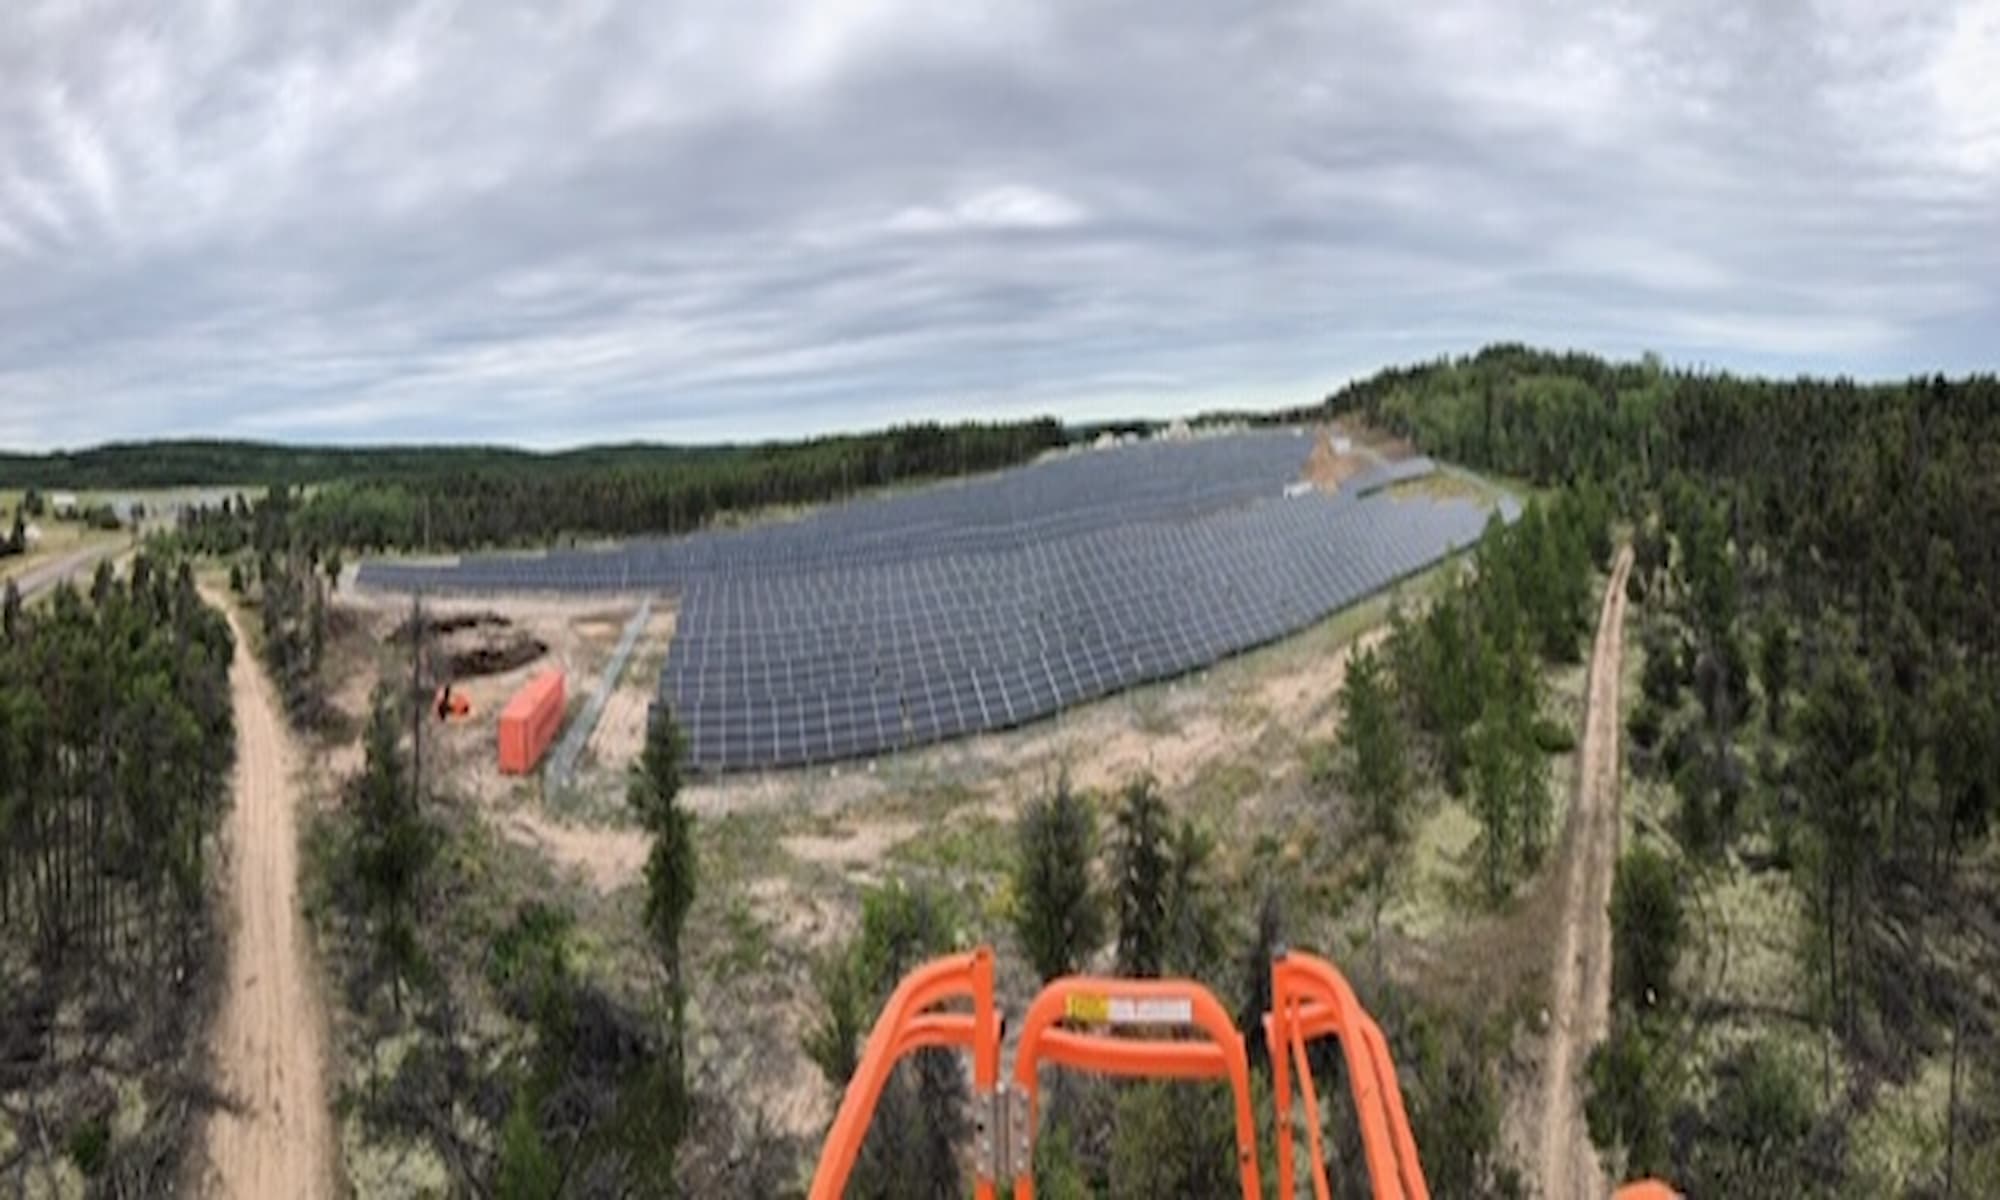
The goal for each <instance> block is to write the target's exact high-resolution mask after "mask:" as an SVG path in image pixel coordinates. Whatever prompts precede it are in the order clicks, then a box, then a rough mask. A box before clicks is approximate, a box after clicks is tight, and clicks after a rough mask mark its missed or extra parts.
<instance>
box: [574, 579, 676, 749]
mask: <svg viewBox="0 0 2000 1200" xmlns="http://www.w3.org/2000/svg"><path fill="white" fill-rule="evenodd" d="M677 615H678V614H676V613H675V611H674V610H673V608H672V607H671V606H669V605H667V604H664V603H662V604H656V605H655V606H654V609H653V615H652V616H651V617H650V618H648V619H647V621H646V627H645V628H644V629H642V630H640V631H639V640H638V642H637V643H636V644H635V645H634V646H633V647H632V657H631V659H630V660H628V661H627V662H626V664H625V674H624V676H623V677H622V678H620V679H619V680H618V681H617V683H616V685H615V686H614V687H613V688H612V691H611V697H610V699H608V700H606V701H605V703H604V713H603V715H602V716H600V717H599V718H598V720H597V728H596V729H593V730H591V731H590V741H589V742H587V743H585V751H586V754H585V758H586V759H591V760H595V762H596V763H597V764H599V765H601V766H605V767H607V768H611V769H622V768H621V767H619V764H621V763H631V762H635V761H637V760H638V757H639V751H641V750H643V749H644V748H645V746H646V711H647V709H648V708H649V707H651V705H652V703H653V697H654V696H655V695H656V694H658V689H659V686H660V672H659V665H658V664H659V661H660V658H661V654H662V652H663V651H664V650H665V648H666V646H667V643H669V642H671V641H673V638H674V628H675V623H676V618H677ZM608 632H609V636H610V637H611V639H612V641H613V644H614V645H615V644H616V640H617V638H618V637H619V636H620V635H621V634H622V633H623V632H624V626H623V625H620V626H619V627H618V628H616V629H612V630H610V631H608ZM591 686H592V687H595V686H596V683H595V681H593V682H592V684H591Z"/></svg>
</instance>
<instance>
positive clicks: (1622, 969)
mask: <svg viewBox="0 0 2000 1200" xmlns="http://www.w3.org/2000/svg"><path fill="white" fill-rule="evenodd" d="M1681 886H1682V885H1681V881H1680V879H1679V878H1677V877H1676V875H1675V872H1674V868H1673V864H1672V863H1670V862H1668V861H1667V859H1666V858H1665V856H1663V855H1661V854H1660V852H1659V851H1657V850H1654V849H1653V848H1652V847H1650V846H1645V845H1640V846H1634V847H1633V848H1632V849H1631V850H1628V851H1626V853H1625V857H1624V858H1622V859H1620V860H1619V863H1618V870H1617V873H1616V875H1614V876H1613V878H1612V884H1611V958H1612V965H1611V990H1612V994H1613V996H1614V997H1615V998H1616V999H1617V1000H1618V1001H1619V1002H1621V1003H1624V1004H1627V1005H1630V1006H1631V1007H1632V1008H1633V1009H1634V1010H1635V1011H1641V1012H1643V1011H1646V1010H1649V1009H1652V1008H1655V1007H1657V1006H1659V1005H1661V1004H1665V1003H1666V1002H1667V1001H1668V1000H1670V999H1671V998H1672V996H1673V982H1674V966H1675V964H1676V963H1677V962H1678V961H1679V959H1680V950H1681V940H1682V938H1683V937H1684V936H1685V933H1686V929H1685V918H1684V916H1683V914H1682V912H1681Z"/></svg>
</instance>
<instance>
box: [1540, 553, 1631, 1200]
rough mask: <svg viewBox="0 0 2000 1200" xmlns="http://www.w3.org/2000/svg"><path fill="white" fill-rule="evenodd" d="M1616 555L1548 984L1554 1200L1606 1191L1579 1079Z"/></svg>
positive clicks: (1597, 995) (1611, 706) (1601, 950)
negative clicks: (1554, 954)
mask: <svg viewBox="0 0 2000 1200" xmlns="http://www.w3.org/2000/svg"><path fill="white" fill-rule="evenodd" d="M1631 566H1632V552H1631V549H1630V548H1629V547H1627V548H1626V549H1624V550H1622V551H1620V553H1619V556H1618V561H1617V563H1616V564H1615V565H1614V566H1613V567H1612V570H1611V581H1610V583H1609V584H1608V585H1607V586H1606V587H1605V589H1604V608H1603V611H1602V613H1601V615H1600V617H1599V619H1598V626H1597V644H1596V647H1595V648H1594V649H1593V650H1592V652H1591V661H1590V688H1589V705H1588V708H1587V709H1586V711H1585V715H1584V726H1583V743H1582V747H1581V751H1580V753H1581V766H1580V770H1579V771H1578V775H1577V791H1576V800H1575V803H1574V804H1573V805H1572V806H1571V808H1570V815H1569V822H1568V827H1567V829H1566V832H1565V835H1564V839H1563V842H1564V847H1565V851H1566V853H1565V854H1564V856H1563V861H1562V862H1561V864H1560V867H1559V869H1560V871H1561V872H1562V880H1563V887H1562V893H1561V896H1562V907H1561V915H1560V919H1559V921H1558V924H1557V927H1556V937H1555V948H1556V959H1555V964H1554V971H1553V974H1552V976H1551V978H1550V1002H1549V1036H1548V1046H1547V1053H1546V1056H1545V1058H1544V1060H1543V1068H1542V1076H1541V1088H1540V1097H1539V1104H1538V1106H1537V1107H1538V1111H1539V1114H1540V1117H1539V1122H1538V1127H1539V1134H1538V1148H1537V1150H1536V1153H1535V1168H1536V1175H1537V1176H1538V1177H1539V1178H1540V1180H1541V1185H1542V1186H1541V1194H1542V1195H1543V1196H1546V1197H1549V1200H1568V1198H1570V1197H1599V1196H1603V1195H1605V1194H1607V1193H1608V1192H1609V1190H1610V1188H1609V1185H1608V1183H1607V1181H1606V1180H1605V1178H1604V1172H1603V1168H1602V1167H1601V1166H1600V1164H1599V1163H1598V1161H1597V1152H1596V1149H1595V1148H1594V1147H1592V1145H1591V1143H1590V1130H1589V1127H1588V1125H1587V1124H1586V1123H1585V1120H1584V1115H1583V1095H1582V1092H1583V1089H1582V1087H1581V1086H1580V1078H1579V1077H1580V1076H1581V1074H1582V1067H1583V1061H1584V1058H1585V1057H1586V1056H1587V1055H1588V1054H1589V1052H1590V1048H1591V1047H1592V1046H1594V1045H1596V1044H1597V1043H1598V1042H1601V1041H1603V1040H1604V1038H1605V1036H1606V1034H1607V1033H1608V1031H1609V1028H1610V1020H1611V1015H1610V1012H1611V918H1610V913H1609V908H1610V902H1611V877H1612V873H1613V871H1614V870H1615V869H1616V867H1617V864H1618V829H1619V825H1618V786H1619V780H1618V776H1619V745H1618V740H1619V734H1620V728H1619V721H1618V698H1619V680H1620V660H1621V658H1622V656H1623V653H1624V645H1625V576H1626V573H1627V572H1628V571H1629V570H1630V569H1631Z"/></svg>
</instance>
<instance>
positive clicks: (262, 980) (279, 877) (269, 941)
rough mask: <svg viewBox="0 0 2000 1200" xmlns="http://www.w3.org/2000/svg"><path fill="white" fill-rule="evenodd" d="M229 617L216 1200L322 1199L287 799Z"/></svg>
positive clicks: (318, 1052)
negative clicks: (231, 722)
mask: <svg viewBox="0 0 2000 1200" xmlns="http://www.w3.org/2000/svg"><path fill="white" fill-rule="evenodd" d="M209 603H211V604H213V605H215V606H216V607H217V608H219V609H221V610H222V611H223V612H225V613H229V623H230V626H231V628H232V629H234V630H235V632H236V658H235V661H234V662H232V663H231V664H230V667H229V686H230V691H231V693H232V694H233V696H234V698H235V707H236V778H235V805H234V807H233V808H232V809H231V810H230V814H229V822H228V826H227V832H226V834H225V838H226V844H227V847H228V851H227V866H226V868H225V869H226V870H227V871H228V872H229V881H228V892H229V910H230V918H231V919H230V937H229V974H228V978H227V986H228V992H227V994H226V995H225V996H224V998H223V1002H222V1013H221V1016H220V1018H219V1019H218V1021H217V1024H216V1030H215V1047H214V1049H215V1065H216V1077H217V1083H218V1085H219V1086H220V1087H221V1089H222V1091H223V1093H224V1094H225V1095H226V1096H228V1097H230V1099H231V1100H232V1101H233V1102H234V1105H235V1111H226V1110H219V1111H217V1112H216V1113H215V1114H214V1115H213V1116H212V1117H211V1118H210V1119H209V1123H208V1139H207V1143H208V1160H209V1175H208V1178H207V1180H206V1181H205V1186H204V1188H203V1191H204V1192H205V1193H206V1194H209V1195H216V1196H243V1197H265V1196H300V1197H309V1196H330V1195H332V1194H333V1152H332V1145H333V1141H332V1138H333V1130H332V1122H331V1118H330V1116H329V1114H328V1111H327V1097H326V1088H325V1084H324V1080H323V1075H322V1072H323V1069H324V1068H323V1064H324V1062H325V1055H324V1045H325V1034H324V1032H323V1025H322V1013H321V1010H320V1006H319V1003H318V1000H317V999H316V996H315V992H314V987H313V982H312V973H311V971H310V969H309V964H308V963H307V961H306V930H305V923H304V920H303V918H302V917H301V915H300V913H299V907H298V866H299V863H298V858H299V855H298V821H297V816H296V808H297V797H296V795H295V793H294V788H293V781H292V770H293V765H294V761H295V760H294V758H293V754H292V749H291V743H290V739H289V735H288V734H287V731H286V729H285V726H284V724H283V718H282V716H281V715H280V713H279V711H278V701H277V697H276V695H274V694H273V692H272V690H271V685H270V682H269V681H268V680H266V679H265V678H264V673H263V671H262V670H260V669H259V668H258V666H257V664H256V662H255V660H254V659H253V658H252V657H251V654H250V649H249V646H248V645H247V644H246V642H245V641H244V638H243V627H242V625H241V623H240V622H238V621H237V619H236V616H235V613H234V611H233V610H232V609H231V608H230V606H229V605H228V603H227V602H226V601H225V600H223V599H222V598H220V597H216V596H210V597H209Z"/></svg>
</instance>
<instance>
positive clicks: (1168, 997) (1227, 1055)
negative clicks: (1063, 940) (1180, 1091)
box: [1014, 975, 1263, 1200]
mask: <svg viewBox="0 0 2000 1200" xmlns="http://www.w3.org/2000/svg"><path fill="white" fill-rule="evenodd" d="M1180 1005H1185V1006H1186V1009H1187V1017H1186V1019H1185V1020H1184V1021H1183V1020H1180V1019H1178V1018H1175V1019H1173V1020H1172V1022H1171V1024H1173V1025H1178V1026H1182V1027H1191V1028H1195V1029H1199V1030H1200V1031H1201V1032H1202V1033H1204V1034H1206V1035H1207V1036H1208V1040H1207V1041H1205V1042H1191V1041H1167V1040H1163V1039H1158V1038H1140V1037H1123V1036H1113V1035H1109V1034H1103V1033H1096V1032H1090V1031H1087V1030H1082V1029H1064V1028H1060V1027H1059V1023H1060V1022H1062V1021H1065V1020H1069V1019H1073V1018H1074V1017H1075V1016H1076V1014H1077V1011H1078V1009H1079V1008H1097V1007H1099V1006H1102V1007H1103V1008H1104V1009H1105V1010H1106V1012H1107V1013H1109V1012H1110V1011H1112V1010H1113V1006H1121V1007H1123V1006H1129V1007H1131V1008H1133V1009H1136V1010H1140V1011H1142V1012H1143V1011H1144V1010H1145V1009H1147V1008H1148V1007H1151V1008H1152V1010H1153V1011H1154V1012H1155V1013H1158V1012H1164V1011H1167V1010H1170V1009H1173V1008H1175V1007H1177V1006H1180ZM1131 1024H1133V1025H1148V1026H1152V1027H1155V1028H1157V1027H1161V1026H1162V1025H1165V1024H1167V1022H1149V1021H1133V1022H1131ZM1044 1062H1047V1063H1052V1064H1054V1065H1056V1066H1061V1067H1069V1068H1071V1069H1072V1070H1078V1071H1086V1072H1090V1073H1092V1074H1097V1075H1111V1076H1118V1077H1122V1078H1127V1079H1134V1078H1138V1079H1144V1078H1152V1079H1226V1080H1228V1081H1229V1086H1230V1090H1231V1091H1233V1092H1234V1093H1235V1098H1236V1165H1237V1169H1238V1170H1239V1171H1240V1172H1241V1173H1242V1176H1243V1200H1259V1197H1261V1196H1262V1194H1263V1185H1262V1184H1261V1182H1260V1181H1259V1180H1258V1178H1257V1124H1256V1117H1255V1116H1254V1115H1253V1114H1252V1112H1251V1108H1250V1063H1249V1060H1248V1058H1247V1057H1245V1055H1244V1052H1243V1035H1242V1034H1240V1033H1238V1032H1237V1031H1236V1022H1235V1021H1234V1020H1232V1019H1231V1018H1230V1016H1229V1010H1228V1009H1226V1008H1224V1007H1223V1006H1222V1002H1221V1001H1220V1000H1217V999H1216V998H1215V996H1214V994H1213V993H1211V992H1210V991H1209V990H1208V989H1207V988H1205V987H1203V986H1201V985H1200V984H1198V983H1195V982H1193V981H1191V980H1186V979H1101V978H1094V977H1091V976H1085V975H1072V976H1069V977H1066V978H1063V979H1058V980H1055V981H1054V982H1052V983H1050V984H1049V985H1048V986H1047V987H1045V988H1043V989H1042V992H1041V994H1040V995H1038V996H1036V997H1035V1001H1034V1003H1033V1004H1031V1005H1029V1006H1028V1016H1027V1020H1026V1022H1025V1023H1024V1025H1023V1026H1022V1029H1021V1044H1020V1047H1019V1049H1017V1050H1016V1051H1015V1054H1014V1082H1015V1083H1016V1084H1017V1085H1019V1086H1020V1088H1021V1089H1022V1091H1023V1092H1024V1093H1025V1094H1026V1095H1027V1098H1028V1118H1027V1119H1028V1121H1029V1127H1030V1128H1033V1122H1034V1120H1035V1100H1036V1096H1037V1094H1038V1088H1039V1080H1038V1076H1039V1075H1040V1070H1039V1068H1040V1067H1041V1065H1042V1064H1043V1063H1044ZM1034 1197H1035V1175H1034V1171H1033V1169H1032V1167H1031V1166H1030V1165H1029V1164H1025V1163H1024V1164H1020V1169H1019V1170H1018V1172H1017V1173H1016V1174H1015V1176H1014V1200H1034Z"/></svg>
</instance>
